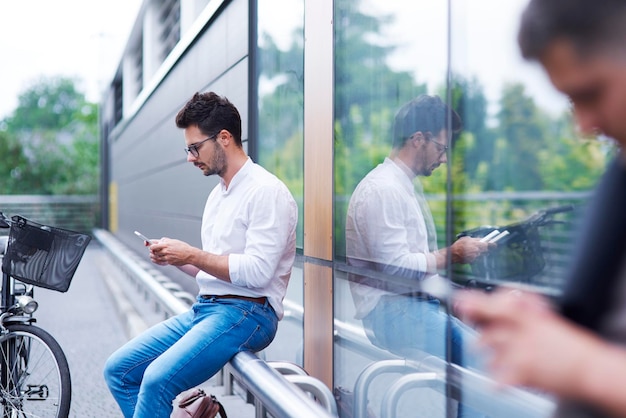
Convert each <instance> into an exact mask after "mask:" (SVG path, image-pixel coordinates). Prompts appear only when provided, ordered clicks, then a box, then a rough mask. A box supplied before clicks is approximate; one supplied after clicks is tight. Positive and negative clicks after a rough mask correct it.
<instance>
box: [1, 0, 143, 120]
mask: <svg viewBox="0 0 626 418" xmlns="http://www.w3.org/2000/svg"><path fill="white" fill-rule="evenodd" d="M141 3H142V0H106V1H85V0H0V63H1V64H0V119H3V118H5V117H7V116H9V115H10V114H11V113H12V112H13V111H14V110H15V108H16V107H17V98H18V96H19V94H20V93H22V92H23V91H25V90H26V89H27V88H28V87H29V86H31V85H32V84H33V83H35V82H36V81H37V80H39V79H40V78H41V77H42V76H45V77H50V76H65V77H75V78H78V79H79V80H81V82H80V83H78V84H77V87H78V89H79V90H80V91H82V92H83V93H85V94H86V96H87V99H88V100H90V101H93V102H98V101H99V99H100V96H101V92H102V91H103V89H104V87H105V86H106V84H107V83H108V82H109V81H111V80H112V78H113V75H114V72H115V70H116V68H117V65H118V64H119V61H120V58H121V56H122V52H123V49H124V47H125V45H126V41H127V40H128V36H129V35H130V31H131V29H132V25H133V24H134V22H135V18H136V15H137V13H138V11H139V8H140V6H141Z"/></svg>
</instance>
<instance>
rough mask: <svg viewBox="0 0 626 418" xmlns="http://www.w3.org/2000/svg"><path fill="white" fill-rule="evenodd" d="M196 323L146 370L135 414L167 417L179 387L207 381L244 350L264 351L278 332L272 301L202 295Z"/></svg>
mask: <svg viewBox="0 0 626 418" xmlns="http://www.w3.org/2000/svg"><path fill="white" fill-rule="evenodd" d="M193 310H194V313H195V316H194V319H193V326H192V328H191V329H190V330H189V331H188V332H187V333H186V334H185V335H184V336H183V337H182V338H180V340H178V341H177V342H176V343H175V344H174V345H173V346H172V347H170V348H169V349H168V350H167V351H165V352H164V353H163V354H161V355H160V356H159V357H158V358H156V359H155V360H154V361H153V362H152V363H151V364H150V365H149V366H148V367H147V368H146V369H145V373H144V375H143V380H142V383H141V388H140V391H139V395H138V400H137V407H136V409H135V415H134V417H135V418H168V417H169V416H170V414H171V412H172V401H173V400H174V398H175V397H176V395H178V394H179V393H180V392H183V391H185V390H187V389H190V388H192V387H195V386H197V385H200V384H202V383H204V382H205V381H206V380H208V379H209V378H211V376H213V375H214V374H215V373H217V372H218V371H219V370H220V369H221V368H222V367H223V366H224V365H225V364H226V363H227V362H228V361H229V360H230V359H231V358H232V356H233V355H235V354H236V353H238V352H239V351H244V350H248V351H259V350H262V349H263V348H265V347H267V345H269V343H270V342H271V341H272V339H273V338H274V335H275V333H276V326H277V322H278V321H277V318H276V314H275V313H274V311H273V310H272V308H271V307H270V306H269V305H267V304H266V305H265V306H264V305H261V304H258V303H255V302H248V301H242V300H238V299H228V300H220V301H219V302H216V301H214V300H208V301H204V300H202V301H199V302H198V303H196V304H195V305H194V306H193Z"/></svg>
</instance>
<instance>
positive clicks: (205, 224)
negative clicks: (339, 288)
mask: <svg viewBox="0 0 626 418" xmlns="http://www.w3.org/2000/svg"><path fill="white" fill-rule="evenodd" d="M176 125H177V126H178V127H179V128H181V129H183V130H184V136H185V142H186V144H187V147H186V148H185V151H186V152H187V161H189V162H191V163H193V164H194V165H195V166H196V167H198V168H200V169H201V170H202V172H203V173H204V175H205V176H210V175H213V174H217V175H218V176H219V177H220V183H219V184H218V185H217V186H216V187H215V188H214V189H213V191H212V192H211V193H210V195H209V197H208V199H207V202H206V205H205V209H204V214H203V217H202V230H201V235H202V249H200V248H195V247H192V246H190V245H189V244H187V243H185V242H183V241H179V240H175V239H171V238H161V239H160V240H153V241H152V242H151V243H150V245H149V247H150V258H151V260H152V261H153V262H154V263H156V264H158V265H163V266H164V265H174V266H177V267H178V268H180V269H181V270H183V271H184V272H186V273H188V274H189V275H191V276H193V277H195V278H196V281H197V283H198V286H199V294H198V298H197V302H196V303H195V304H194V305H193V306H192V308H191V309H190V310H189V311H188V312H186V313H184V314H182V315H179V316H176V317H173V318H170V319H168V320H166V321H164V322H162V323H160V324H157V325H156V326H154V327H152V328H151V329H149V330H147V331H146V332H144V333H143V334H141V335H139V336H138V337H136V338H135V339H133V340H131V341H130V342H128V343H127V344H126V345H124V346H123V347H122V348H120V349H119V350H118V351H116V352H115V353H114V354H113V355H112V356H111V357H110V358H109V360H108V361H107V364H106V366H105V372H104V373H105V378H106V380H107V383H108V385H109V388H110V390H111V392H112V394H113V396H114V397H115V399H116V401H117V402H118V404H119V405H120V408H121V410H122V412H123V414H124V416H125V417H136V418H137V417H150V418H160V417H163V418H166V417H169V416H170V414H171V411H172V400H173V399H174V398H175V397H176V395H177V394H178V393H180V392H182V391H184V390H187V389H190V388H192V387H194V386H196V385H199V384H201V383H202V382H204V381H206V380H207V379H209V378H210V377H211V376H213V375H214V374H215V373H216V372H217V371H219V370H220V369H221V368H222V367H223V366H224V365H225V364H226V363H227V362H228V361H229V360H230V359H231V357H232V356H233V355H235V354H236V353H237V352H239V351H244V350H245V351H248V350H249V351H259V350H262V349H263V348H265V347H267V346H268V345H269V344H270V342H271V341H272V340H273V338H274V336H275V333H276V328H277V323H278V321H279V320H280V319H281V318H282V316H283V306H282V301H283V298H284V296H285V291H286V289H287V284H288V282H289V278H290V276H291V269H292V266H293V261H294V257H295V249H296V223H297V206H296V203H295V200H294V199H293V197H292V195H291V194H290V192H289V190H288V189H287V187H286V186H285V185H284V184H283V183H282V182H281V181H280V180H279V179H278V178H276V177H275V176H274V175H273V174H271V173H269V172H268V171H266V170H265V169H264V168H262V167H261V166H259V165H257V164H255V163H254V162H253V161H252V160H251V159H250V158H249V157H248V156H247V155H246V153H245V151H244V150H243V147H242V142H241V118H240V116H239V112H238V111H237V109H236V108H235V106H233V105H232V103H230V101H228V99H226V98H224V97H220V96H219V95H217V94H215V93H213V92H209V93H202V94H200V93H196V94H195V95H194V96H193V98H192V99H191V100H190V101H189V102H188V103H187V104H186V105H185V106H184V107H183V108H182V109H181V110H180V112H179V113H178V115H177V116H176Z"/></svg>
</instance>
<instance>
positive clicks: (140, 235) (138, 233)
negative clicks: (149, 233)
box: [135, 231, 150, 244]
mask: <svg viewBox="0 0 626 418" xmlns="http://www.w3.org/2000/svg"><path fill="white" fill-rule="evenodd" d="M135 235H137V236H138V237H139V238H141V239H142V240H144V242H145V243H146V244H150V240H149V239H148V238H146V236H145V235H143V234H142V233H141V232H139V231H135Z"/></svg>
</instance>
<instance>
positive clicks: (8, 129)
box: [0, 77, 99, 194]
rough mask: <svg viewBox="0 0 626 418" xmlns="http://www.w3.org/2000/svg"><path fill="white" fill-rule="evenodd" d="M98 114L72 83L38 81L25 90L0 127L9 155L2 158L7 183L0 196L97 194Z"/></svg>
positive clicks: (65, 79) (56, 78)
mask: <svg viewBox="0 0 626 418" xmlns="http://www.w3.org/2000/svg"><path fill="white" fill-rule="evenodd" d="M97 113H98V112H97V105H95V104H93V103H88V102H87V101H86V100H85V97H84V95H83V94H82V93H80V92H79V91H77V90H76V86H75V81H74V80H72V79H69V78H64V77H52V78H42V79H40V80H38V81H37V82H35V83H33V85H31V86H30V87H29V88H27V89H26V90H25V91H24V92H23V93H22V94H21V95H20V96H19V98H18V107H17V109H16V110H15V111H14V112H13V114H12V115H10V116H9V117H8V118H6V119H5V120H4V121H2V123H1V124H0V126H1V127H2V133H3V135H4V136H5V137H6V138H7V140H6V144H7V145H6V146H5V147H6V148H7V149H9V150H10V151H11V152H7V153H4V152H3V153H1V154H0V168H2V172H3V173H4V172H9V173H10V182H11V187H7V188H6V190H4V188H3V193H12V194H94V193H96V192H97V189H98V175H99V165H98V162H99V156H98V152H99V145H98V134H97V132H98V120H97ZM9 147H10V148H9ZM7 178H9V177H7ZM8 185H9V183H8V181H7V186H8Z"/></svg>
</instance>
